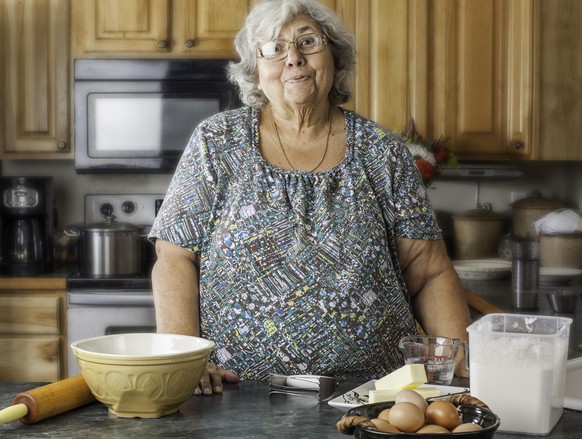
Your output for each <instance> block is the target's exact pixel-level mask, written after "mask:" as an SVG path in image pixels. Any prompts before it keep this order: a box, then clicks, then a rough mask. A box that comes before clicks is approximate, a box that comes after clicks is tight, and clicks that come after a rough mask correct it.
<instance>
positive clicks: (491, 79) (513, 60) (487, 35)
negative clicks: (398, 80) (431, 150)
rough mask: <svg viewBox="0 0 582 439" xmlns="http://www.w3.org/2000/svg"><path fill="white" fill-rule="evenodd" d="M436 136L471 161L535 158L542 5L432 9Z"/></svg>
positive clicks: (493, 1) (441, 5) (431, 114)
mask: <svg viewBox="0 0 582 439" xmlns="http://www.w3.org/2000/svg"><path fill="white" fill-rule="evenodd" d="M429 11H430V16H429V25H428V28H429V29H430V30H431V31H430V32H429V35H430V39H429V43H428V44H429V53H430V58H429V60H428V65H429V72H430V76H429V84H432V87H431V90H430V94H429V96H428V97H429V100H428V111H427V113H428V122H429V123H428V131H429V132H430V133H432V134H433V135H439V134H440V133H443V134H444V135H446V136H450V143H449V146H450V147H451V148H452V150H453V151H454V152H455V153H457V155H459V157H460V158H464V159H482V158H485V159H487V158H489V159H491V158H493V159H514V160H516V159H522V158H523V159H529V158H531V157H532V152H533V143H534V132H533V129H534V119H533V116H534V93H535V89H534V85H535V83H534V79H535V75H536V73H535V72H536V61H537V60H535V59H534V55H535V53H536V50H535V49H536V45H535V32H534V30H535V20H536V13H537V11H536V9H535V1H534V0H510V1H508V0H486V1H484V0H480V1H477V2H473V1H466V0H448V1H439V2H434V3H432V4H431V6H430V8H429Z"/></svg>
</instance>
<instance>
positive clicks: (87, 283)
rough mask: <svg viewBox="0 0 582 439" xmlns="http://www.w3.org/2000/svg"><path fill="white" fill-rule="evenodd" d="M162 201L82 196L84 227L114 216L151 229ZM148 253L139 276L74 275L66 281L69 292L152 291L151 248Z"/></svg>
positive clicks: (146, 197)
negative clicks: (83, 197) (83, 198)
mask: <svg viewBox="0 0 582 439" xmlns="http://www.w3.org/2000/svg"><path fill="white" fill-rule="evenodd" d="M163 199H164V195H163V194H122V195H119V194H89V195H86V196H85V216H84V219H85V224H94V223H104V222H105V218H106V217H108V216H113V217H114V219H115V221H118V222H123V223H130V224H135V225H140V226H144V227H150V226H151V225H152V224H153V222H154V219H155V217H156V214H157V213H158V210H159V208H160V206H161V204H162V201H163ZM148 250H149V252H150V253H152V255H150V256H148V257H147V258H146V264H145V265H144V267H143V271H142V272H141V273H137V274H130V275H118V276H106V277H104V276H98V277H97V276H89V275H85V274H80V273H78V272H75V273H72V274H71V275H70V276H69V277H68V279H67V284H68V290H69V291H82V290H88V289H90V290H122V291H130V290H136V289H137V290H144V289H150V290H151V279H150V273H151V265H152V263H153V259H154V258H153V247H152V248H151V249H148Z"/></svg>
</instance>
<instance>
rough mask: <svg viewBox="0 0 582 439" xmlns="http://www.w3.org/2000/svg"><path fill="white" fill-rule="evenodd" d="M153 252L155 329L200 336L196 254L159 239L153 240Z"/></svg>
mask: <svg viewBox="0 0 582 439" xmlns="http://www.w3.org/2000/svg"><path fill="white" fill-rule="evenodd" d="M156 255H157V260H156V263H155V264H154V267H153V270H152V286H153V291H154V303H155V308H156V324H157V330H158V332H163V333H171V334H183V335H194V336H197V337H198V336H200V308H199V297H198V279H199V273H200V264H199V261H200V259H199V256H198V255H195V254H194V253H192V252H190V251H188V250H186V249H184V248H182V247H180V246H177V245H175V244H172V243H170V242H168V241H164V240H162V239H157V240H156Z"/></svg>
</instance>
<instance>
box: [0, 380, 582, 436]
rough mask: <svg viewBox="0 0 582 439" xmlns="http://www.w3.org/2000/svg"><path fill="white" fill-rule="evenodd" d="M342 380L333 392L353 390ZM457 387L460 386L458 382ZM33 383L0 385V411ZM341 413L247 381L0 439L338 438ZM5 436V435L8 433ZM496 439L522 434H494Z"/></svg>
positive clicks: (567, 419)
mask: <svg viewBox="0 0 582 439" xmlns="http://www.w3.org/2000/svg"><path fill="white" fill-rule="evenodd" d="M357 384H358V383H355V382H343V383H341V384H340V387H339V388H338V392H339V393H343V392H346V391H348V390H351V389H353V388H354V387H356V386H357ZM459 384H460V383H459ZM38 385H40V384H35V383H0V389H1V392H0V407H6V406H8V405H10V404H11V401H12V398H13V397H14V395H16V394H17V393H19V392H22V391H25V390H28V389H31V388H34V387H37V386H38ZM343 414H344V411H343V410H339V409H337V408H334V407H331V406H330V405H329V404H327V402H322V403H318V401H316V400H314V399H309V398H305V397H299V396H290V395H272V396H269V389H268V384H267V383H265V382H255V381H247V382H243V383H241V384H239V385H227V386H226V387H225V390H224V393H223V394H222V395H213V396H193V397H192V398H190V399H189V400H188V401H186V402H185V403H184V404H182V406H181V407H180V411H179V412H178V413H175V414H173V415H169V416H166V417H163V418H159V419H125V418H118V417H116V416H114V415H112V414H110V413H109V412H108V411H107V409H106V408H105V406H103V405H102V404H101V403H99V402H94V403H91V404H89V405H87V406H84V407H81V408H78V409H76V410H73V411H70V412H67V413H63V414H61V415H59V416H56V417H53V418H50V419H46V420H44V421H41V422H39V423H37V424H32V425H24V424H21V423H20V422H12V423H10V424H0V436H2V437H4V436H5V435H6V437H8V436H9V437H11V438H41V437H60V438H77V437H87V438H107V439H117V438H119V439H132V438H143V437H147V438H182V437H188V438H213V439H219V438H275V437H280V438H339V437H350V436H345V435H341V434H340V433H338V431H337V429H336V426H335V424H336V422H337V421H339V420H340V419H341V417H342V415H343ZM581 424H582V413H580V412H575V411H571V410H564V414H563V416H562V419H561V420H560V422H559V423H558V425H556V427H555V428H554V430H553V431H552V433H551V434H550V435H548V436H546V437H547V438H548V439H582V431H581V430H580V425H581ZM8 432H10V433H8ZM495 438H498V439H518V438H521V439H523V438H524V436H523V435H513V434H505V433H497V434H496V435H495Z"/></svg>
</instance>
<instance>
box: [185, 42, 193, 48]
mask: <svg viewBox="0 0 582 439" xmlns="http://www.w3.org/2000/svg"><path fill="white" fill-rule="evenodd" d="M184 45H185V46H186V47H187V48H188V49H190V48H191V47H194V40H186V42H185V43H184Z"/></svg>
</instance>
